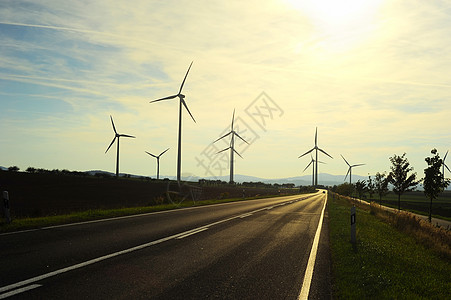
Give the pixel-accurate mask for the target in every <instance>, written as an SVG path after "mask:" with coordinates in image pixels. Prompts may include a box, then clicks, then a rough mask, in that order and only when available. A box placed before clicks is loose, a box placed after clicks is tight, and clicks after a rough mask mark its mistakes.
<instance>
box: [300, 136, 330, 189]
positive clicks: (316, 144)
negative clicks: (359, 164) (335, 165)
mask: <svg viewBox="0 0 451 300" xmlns="http://www.w3.org/2000/svg"><path fill="white" fill-rule="evenodd" d="M313 150H315V156H316V157H315V186H317V185H318V150H319V151H321V152H322V153H324V154H326V155H327V156H329V157H330V158H332V159H333V157H332V156H330V155H329V154H327V153H326V151H324V150H323V149H321V148H319V147H318V127H316V131H315V146H314V147H313V148H312V149H310V150H309V151H307V152H305V153H304V154H302V155H300V156H299V157H298V158H301V157H303V156H304V155H307V154H309V153H310V152H312V151H313Z"/></svg>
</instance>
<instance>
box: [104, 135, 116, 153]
mask: <svg viewBox="0 0 451 300" xmlns="http://www.w3.org/2000/svg"><path fill="white" fill-rule="evenodd" d="M115 140H116V136H114V139H113V140H112V141H111V144H110V145H109V146H108V148H106V151H105V153H107V152H108V150H110V148H111V146H112V145H113V144H114V141H115Z"/></svg>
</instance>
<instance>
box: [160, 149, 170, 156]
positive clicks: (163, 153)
mask: <svg viewBox="0 0 451 300" xmlns="http://www.w3.org/2000/svg"><path fill="white" fill-rule="evenodd" d="M168 150H169V148H168V149H166V150H164V151H163V152H161V153H160V155H158V157H160V156H162V155H163V154H165V153H166V151H168Z"/></svg>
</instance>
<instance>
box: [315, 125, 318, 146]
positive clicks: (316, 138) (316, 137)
mask: <svg viewBox="0 0 451 300" xmlns="http://www.w3.org/2000/svg"><path fill="white" fill-rule="evenodd" d="M317 145H318V127H316V129H315V147H316V146H317Z"/></svg>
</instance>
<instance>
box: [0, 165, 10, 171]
mask: <svg viewBox="0 0 451 300" xmlns="http://www.w3.org/2000/svg"><path fill="white" fill-rule="evenodd" d="M0 170H2V171H8V168H5V167H2V166H0Z"/></svg>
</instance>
